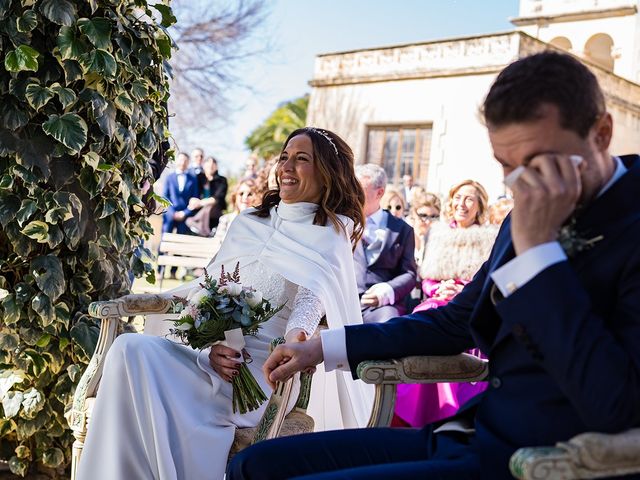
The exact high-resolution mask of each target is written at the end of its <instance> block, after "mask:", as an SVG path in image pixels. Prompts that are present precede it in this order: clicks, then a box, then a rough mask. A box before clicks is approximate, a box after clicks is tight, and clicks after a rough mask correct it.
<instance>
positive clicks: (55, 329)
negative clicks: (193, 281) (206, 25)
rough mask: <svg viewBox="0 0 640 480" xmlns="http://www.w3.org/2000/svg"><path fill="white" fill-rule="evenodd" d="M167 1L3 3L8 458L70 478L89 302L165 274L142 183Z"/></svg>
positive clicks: (1, 196)
mask: <svg viewBox="0 0 640 480" xmlns="http://www.w3.org/2000/svg"><path fill="white" fill-rule="evenodd" d="M173 22H175V17H174V16H173V15H172V13H171V9H170V7H169V5H168V1H161V0H158V1H157V2H156V3H155V4H151V3H148V2H147V1H146V0H0V459H3V460H5V461H8V462H9V466H10V468H11V471H12V472H13V473H14V474H17V475H20V476H25V475H26V474H27V473H29V472H30V471H34V470H39V471H46V472H48V473H49V474H50V475H52V476H63V475H65V469H66V468H67V467H68V465H69V462H70V453H71V445H72V442H73V437H72V435H71V433H70V430H69V428H68V425H67V422H66V420H65V418H64V412H65V409H66V408H68V407H69V405H70V402H71V397H72V395H73V391H74V388H75V385H76V384H77V382H78V380H79V377H80V374H81V372H82V370H83V369H84V367H85V365H86V363H87V362H88V359H89V358H90V356H91V354H92V352H93V350H94V348H95V344H96V340H97V334H98V326H97V324H96V323H95V322H94V321H93V320H92V319H90V318H89V317H88V316H87V313H86V312H87V307H88V305H89V303H91V302H92V301H95V300H102V299H108V298H115V297H118V296H121V295H123V294H126V293H128V292H129V289H130V275H131V274H134V275H137V276H142V275H146V276H147V277H149V278H152V277H153V268H152V265H151V255H150V252H149V251H148V250H146V249H145V248H144V247H143V246H142V245H143V241H144V240H145V239H146V238H148V236H149V235H150V234H151V233H152V228H151V226H150V224H149V222H148V220H147V218H148V215H149V213H150V212H149V211H148V209H147V208H146V207H145V196H144V191H143V190H144V189H143V186H144V185H145V182H146V181H147V180H149V179H150V178H151V169H150V167H149V159H150V158H151V156H152V154H153V153H154V152H155V151H156V149H157V148H158V145H159V144H160V143H161V142H162V141H163V140H165V138H166V137H167V136H168V132H167V111H166V104H167V99H168V95H169V93H168V74H169V66H168V64H167V61H168V59H169V57H170V55H171V51H172V46H173V45H172V42H171V39H170V37H169V35H168V34H167V31H166V28H167V27H169V26H170V25H171V24H172V23H173Z"/></svg>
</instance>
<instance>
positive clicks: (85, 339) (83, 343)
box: [69, 322, 100, 357]
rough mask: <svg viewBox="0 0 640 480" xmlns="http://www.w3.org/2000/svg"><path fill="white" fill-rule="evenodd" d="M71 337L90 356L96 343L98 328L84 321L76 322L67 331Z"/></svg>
mask: <svg viewBox="0 0 640 480" xmlns="http://www.w3.org/2000/svg"><path fill="white" fill-rule="evenodd" d="M69 334H70V335H71V338H72V339H73V341H74V342H76V344H78V345H79V346H80V348H81V349H82V351H83V352H84V353H85V355H87V356H88V357H90V356H91V355H93V351H94V350H95V349H96V345H97V344H98V335H99V334H100V329H99V328H98V327H96V326H95V325H89V324H88V323H86V322H78V323H76V324H75V325H74V326H73V327H71V330H70V331H69Z"/></svg>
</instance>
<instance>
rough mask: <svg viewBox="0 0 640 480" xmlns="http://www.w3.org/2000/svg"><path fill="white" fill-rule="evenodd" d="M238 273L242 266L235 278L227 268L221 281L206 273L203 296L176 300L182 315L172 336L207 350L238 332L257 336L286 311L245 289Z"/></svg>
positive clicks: (197, 294)
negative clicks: (232, 332) (226, 334)
mask: <svg viewBox="0 0 640 480" xmlns="http://www.w3.org/2000/svg"><path fill="white" fill-rule="evenodd" d="M238 269H239V264H237V265H236V269H235V271H234V273H233V274H229V273H225V271H224V265H223V266H222V273H221V275H220V280H218V281H216V280H214V279H212V278H211V277H210V276H209V274H208V273H207V272H206V271H205V273H204V278H205V279H204V282H203V283H201V284H200V291H199V292H197V293H196V294H195V295H194V296H193V297H192V298H191V299H186V298H179V297H176V306H177V310H178V311H179V312H180V313H181V315H180V318H179V319H178V320H176V321H175V324H174V327H175V328H174V329H173V330H172V333H173V334H174V335H176V336H177V337H178V338H180V339H181V340H182V341H183V342H184V343H186V344H187V345H190V346H191V347H193V348H197V349H201V348H206V347H209V346H211V345H213V344H214V343H215V342H219V341H222V340H224V339H225V336H224V332H226V331H228V330H233V329H235V328H240V329H242V334H243V335H255V334H256V333H258V329H259V328H260V324H261V323H264V322H266V321H267V320H269V319H270V318H271V317H273V316H274V315H275V314H276V313H278V312H279V311H280V310H282V308H283V307H284V305H280V306H279V307H277V308H272V306H271V303H270V302H269V300H267V299H265V298H262V294H261V293H260V292H256V291H255V290H254V289H252V288H247V287H244V288H243V287H242V284H241V283H240V275H239V270H238Z"/></svg>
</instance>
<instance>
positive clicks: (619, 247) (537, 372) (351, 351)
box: [346, 155, 640, 478]
mask: <svg viewBox="0 0 640 480" xmlns="http://www.w3.org/2000/svg"><path fill="white" fill-rule="evenodd" d="M622 160H623V162H624V163H625V165H626V166H627V168H628V169H629V171H628V172H627V173H626V174H625V175H624V176H623V177H622V178H620V179H619V180H618V181H617V182H616V183H615V184H614V185H613V186H612V187H611V188H610V189H609V190H607V191H606V192H605V193H604V194H603V195H602V196H600V197H599V198H597V199H595V200H594V201H593V202H592V203H591V204H590V205H588V206H587V207H585V209H584V210H583V211H582V212H581V214H580V215H579V216H578V219H577V229H578V231H579V232H581V233H582V234H583V235H582V236H583V237H584V238H593V237H596V236H598V235H602V236H603V239H602V240H600V241H598V242H597V243H595V244H594V246H593V248H591V249H589V250H585V251H582V252H580V253H578V254H577V255H575V256H574V257H573V258H571V259H569V260H568V261H564V262H560V263H557V264H555V265H552V266H550V267H548V268H547V269H545V270H544V271H542V272H541V273H539V274H538V275H537V276H536V277H534V278H533V279H532V280H531V281H529V282H528V283H526V284H525V285H523V286H522V287H521V288H519V289H518V290H517V291H515V292H514V293H513V294H511V295H510V296H509V297H508V298H506V299H502V300H500V301H498V302H497V304H496V305H495V306H494V304H493V302H492V301H491V298H490V292H491V287H492V286H493V281H492V280H491V278H490V273H491V272H492V271H494V270H495V269H496V268H498V267H499V266H501V265H503V264H504V263H505V262H507V261H508V260H510V259H511V258H513V255H514V252H513V246H512V242H511V235H510V220H509V219H507V220H506V221H505V223H504V224H503V227H502V228H501V230H500V233H499V234H498V238H497V239H496V242H495V245H494V247H493V251H492V253H491V256H490V258H489V260H488V261H487V262H486V263H485V264H484V265H483V266H482V268H481V269H480V271H479V272H478V273H477V274H476V276H475V277H474V279H473V280H472V281H471V282H470V283H469V284H468V285H467V286H466V287H465V288H464V290H463V291H462V292H461V293H460V294H459V295H458V296H456V297H455V298H454V299H453V300H452V301H451V302H449V304H448V305H446V306H444V307H441V308H438V309H435V310H429V311H425V312H420V313H417V314H414V315H409V316H406V317H399V318H396V319H392V320H390V321H388V322H387V323H383V324H368V325H357V326H350V327H346V340H347V352H348V357H349V364H350V366H351V368H352V370H353V372H354V375H355V368H356V367H357V365H358V364H359V363H360V362H361V361H363V360H367V359H386V358H397V357H402V356H407V355H448V354H456V353H460V352H462V351H463V350H466V349H469V348H471V347H474V346H478V347H480V348H481V350H482V351H483V352H484V353H485V354H487V355H488V357H489V362H490V363H489V365H490V382H489V383H490V388H489V389H488V390H487V392H486V393H485V394H484V395H483V397H482V398H481V399H480V401H479V403H478V407H477V411H476V417H475V421H476V436H475V438H474V440H473V442H472V444H471V446H470V447H469V448H472V449H475V450H476V451H477V453H478V454H479V456H480V459H481V462H482V471H483V473H486V474H487V475H489V477H490V478H511V477H510V475H509V473H508V470H507V468H508V460H509V457H510V456H511V454H512V453H513V452H514V451H515V450H516V449H517V448H520V447H523V446H541V445H553V444H555V442H557V441H564V440H568V439H569V438H571V437H572V436H574V435H576V434H578V433H581V432H586V431H600V432H618V431H622V430H625V429H628V428H632V427H638V426H640V203H639V202H638V201H637V192H638V191H640V157H638V156H635V155H634V156H626V157H622ZM489 472H490V473H489Z"/></svg>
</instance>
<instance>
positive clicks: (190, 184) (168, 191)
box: [162, 152, 200, 234]
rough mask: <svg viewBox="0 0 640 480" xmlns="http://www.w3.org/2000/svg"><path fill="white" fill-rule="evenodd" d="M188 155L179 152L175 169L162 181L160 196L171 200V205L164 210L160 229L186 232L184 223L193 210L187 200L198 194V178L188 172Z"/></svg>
mask: <svg viewBox="0 0 640 480" xmlns="http://www.w3.org/2000/svg"><path fill="white" fill-rule="evenodd" d="M188 168H189V155H187V154H186V153H182V152H181V153H179V154H178V158H176V169H175V171H174V172H171V173H170V174H169V175H167V178H166V180H165V183H164V189H163V192H162V196H163V197H165V198H166V199H167V200H169V201H170V202H171V205H170V206H169V208H167V210H166V211H165V212H164V215H163V217H162V231H163V232H169V233H171V232H173V231H174V230H175V231H176V232H177V233H182V234H186V233H189V228H188V227H187V225H186V224H185V223H184V222H185V220H186V219H187V218H188V217H190V216H191V215H193V213H194V212H193V210H191V209H190V208H189V200H190V199H192V198H194V197H195V198H198V197H199V196H200V189H199V188H198V179H197V178H196V177H195V175H193V174H192V173H190V172H189V171H188V170H187V169H188Z"/></svg>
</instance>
